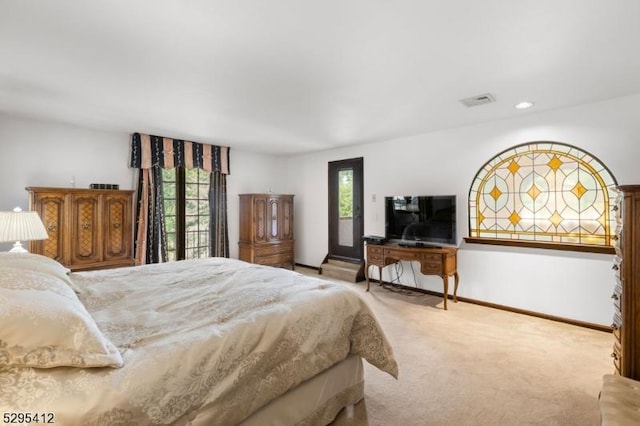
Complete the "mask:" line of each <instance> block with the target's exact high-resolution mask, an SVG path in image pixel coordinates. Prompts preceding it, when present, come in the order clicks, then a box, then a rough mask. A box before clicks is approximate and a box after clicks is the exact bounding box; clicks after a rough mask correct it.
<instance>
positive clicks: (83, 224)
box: [82, 222, 91, 229]
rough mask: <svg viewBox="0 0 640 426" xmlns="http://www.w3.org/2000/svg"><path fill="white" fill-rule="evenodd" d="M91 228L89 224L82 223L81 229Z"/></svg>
mask: <svg viewBox="0 0 640 426" xmlns="http://www.w3.org/2000/svg"><path fill="white" fill-rule="evenodd" d="M89 228H91V224H90V223H89V222H82V229H89Z"/></svg>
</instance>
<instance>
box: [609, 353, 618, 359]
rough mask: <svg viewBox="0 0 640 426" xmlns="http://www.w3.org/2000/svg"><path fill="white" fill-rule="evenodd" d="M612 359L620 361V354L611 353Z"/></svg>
mask: <svg viewBox="0 0 640 426" xmlns="http://www.w3.org/2000/svg"><path fill="white" fill-rule="evenodd" d="M611 358H613V359H616V360H617V359H618V354H617V353H615V352H612V353H611Z"/></svg>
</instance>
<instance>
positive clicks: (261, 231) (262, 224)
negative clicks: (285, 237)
mask: <svg viewBox="0 0 640 426" xmlns="http://www.w3.org/2000/svg"><path fill="white" fill-rule="evenodd" d="M254 209H255V214H254V216H253V220H254V227H255V228H254V232H255V242H264V241H267V217H268V215H267V200H266V198H256V199H255V201H254Z"/></svg>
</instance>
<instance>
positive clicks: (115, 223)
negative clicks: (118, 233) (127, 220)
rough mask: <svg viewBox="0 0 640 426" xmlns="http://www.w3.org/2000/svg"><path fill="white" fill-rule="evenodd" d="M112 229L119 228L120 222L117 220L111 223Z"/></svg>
mask: <svg viewBox="0 0 640 426" xmlns="http://www.w3.org/2000/svg"><path fill="white" fill-rule="evenodd" d="M113 227H114V228H116V229H118V228H120V222H118V221H117V220H116V221H115V222H113Z"/></svg>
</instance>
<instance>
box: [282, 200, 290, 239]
mask: <svg viewBox="0 0 640 426" xmlns="http://www.w3.org/2000/svg"><path fill="white" fill-rule="evenodd" d="M280 204H281V206H280V213H281V215H282V216H281V220H280V223H281V226H280V229H281V233H280V237H281V239H283V240H291V239H293V199H292V198H291V197H284V198H283V199H282V201H281V203H280Z"/></svg>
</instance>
